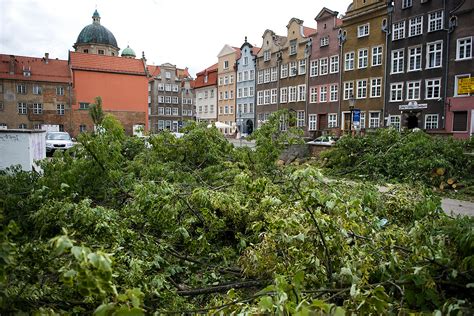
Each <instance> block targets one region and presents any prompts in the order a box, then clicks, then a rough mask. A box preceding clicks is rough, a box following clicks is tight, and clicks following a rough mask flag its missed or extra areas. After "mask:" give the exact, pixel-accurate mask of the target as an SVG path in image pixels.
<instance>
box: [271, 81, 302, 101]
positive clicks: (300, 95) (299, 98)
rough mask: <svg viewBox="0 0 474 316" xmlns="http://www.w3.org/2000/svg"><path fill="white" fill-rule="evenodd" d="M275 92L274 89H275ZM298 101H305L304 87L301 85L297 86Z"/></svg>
mask: <svg viewBox="0 0 474 316" xmlns="http://www.w3.org/2000/svg"><path fill="white" fill-rule="evenodd" d="M275 92H276V89H275ZM298 101H306V85H305V84H302V85H299V86H298Z"/></svg>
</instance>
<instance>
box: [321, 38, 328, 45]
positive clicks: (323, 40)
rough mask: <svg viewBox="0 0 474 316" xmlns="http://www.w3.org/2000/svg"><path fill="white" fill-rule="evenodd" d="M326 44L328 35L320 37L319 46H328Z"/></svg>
mask: <svg viewBox="0 0 474 316" xmlns="http://www.w3.org/2000/svg"><path fill="white" fill-rule="evenodd" d="M328 45H329V37H328V36H325V37H321V47H323V46H328Z"/></svg>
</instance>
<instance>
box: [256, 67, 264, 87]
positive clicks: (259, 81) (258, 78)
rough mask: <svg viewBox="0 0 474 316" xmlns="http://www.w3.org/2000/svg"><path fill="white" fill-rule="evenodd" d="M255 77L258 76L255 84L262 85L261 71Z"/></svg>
mask: <svg viewBox="0 0 474 316" xmlns="http://www.w3.org/2000/svg"><path fill="white" fill-rule="evenodd" d="M257 76H258V77H257V84H262V83H263V70H259V71H258V75H257Z"/></svg>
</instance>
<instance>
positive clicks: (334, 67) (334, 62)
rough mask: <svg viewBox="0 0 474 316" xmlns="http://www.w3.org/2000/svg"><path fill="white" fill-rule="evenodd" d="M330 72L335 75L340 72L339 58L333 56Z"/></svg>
mask: <svg viewBox="0 0 474 316" xmlns="http://www.w3.org/2000/svg"><path fill="white" fill-rule="evenodd" d="M329 72H330V73H332V74H335V73H337V72H339V56H338V55H336V56H331V66H330V69H329Z"/></svg>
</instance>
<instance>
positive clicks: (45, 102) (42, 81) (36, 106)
mask: <svg viewBox="0 0 474 316" xmlns="http://www.w3.org/2000/svg"><path fill="white" fill-rule="evenodd" d="M72 103H73V93H72V76H71V72H70V69H69V66H68V62H67V60H58V59H50V57H49V54H47V53H46V54H45V56H44V57H43V58H36V57H26V56H14V55H4V54H1V55H0V128H3V129H7V128H8V129H42V128H43V127H44V125H47V124H49V125H57V126H58V128H59V130H61V131H68V132H69V131H72V129H73V120H72V111H71V104H72Z"/></svg>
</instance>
